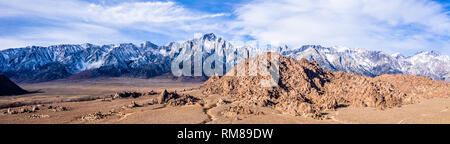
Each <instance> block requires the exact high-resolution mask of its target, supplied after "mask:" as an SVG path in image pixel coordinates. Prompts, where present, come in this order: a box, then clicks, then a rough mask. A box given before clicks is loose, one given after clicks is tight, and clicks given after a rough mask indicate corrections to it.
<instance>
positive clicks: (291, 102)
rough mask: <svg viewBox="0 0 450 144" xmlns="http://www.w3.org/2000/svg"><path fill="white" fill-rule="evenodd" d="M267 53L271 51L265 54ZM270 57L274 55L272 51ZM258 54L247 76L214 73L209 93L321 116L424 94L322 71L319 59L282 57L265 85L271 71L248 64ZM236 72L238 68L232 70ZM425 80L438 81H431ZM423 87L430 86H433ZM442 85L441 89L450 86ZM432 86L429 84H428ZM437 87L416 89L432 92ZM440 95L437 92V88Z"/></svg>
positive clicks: (207, 85)
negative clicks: (275, 74) (275, 80)
mask: <svg viewBox="0 0 450 144" xmlns="http://www.w3.org/2000/svg"><path fill="white" fill-rule="evenodd" d="M267 54H269V53H267ZM272 55H275V54H273V53H272ZM259 57H261V55H260V56H258V57H255V58H250V59H247V60H245V61H244V62H243V63H242V64H243V65H245V66H246V69H245V72H246V74H247V75H246V76H230V75H233V74H227V75H226V76H223V77H218V76H213V77H211V78H210V79H209V80H208V81H206V82H205V83H204V84H202V86H201V87H202V91H203V93H204V94H205V95H211V94H221V95H227V96H231V97H232V98H233V100H232V101H240V102H245V103H247V104H248V105H250V106H261V107H271V108H274V109H278V110H280V111H282V112H285V113H288V114H291V115H302V116H308V117H314V118H321V117H322V115H323V112H324V111H325V110H334V109H337V108H339V107H347V106H362V107H374V108H377V109H385V108H392V107H399V106H401V105H403V104H411V103H416V102H418V98H419V97H420V95H421V94H419V93H417V92H414V93H415V94H413V92H409V91H407V90H406V89H403V88H399V87H398V86H399V85H401V84H393V83H390V82H389V81H388V80H382V79H383V77H379V78H373V77H368V76H360V75H354V74H349V73H345V72H333V71H328V70H323V69H322V68H321V67H320V66H319V65H318V64H317V63H316V62H315V61H308V60H306V59H300V60H295V59H293V58H289V57H283V56H280V55H279V62H280V63H279V80H278V83H277V86H275V87H262V86H261V85H260V82H261V80H267V79H271V78H273V77H272V76H271V75H269V76H262V75H260V74H258V75H256V76H248V72H249V71H248V70H249V69H248V66H249V64H250V63H252V62H256V63H258V61H259V60H260V59H259ZM236 71H238V69H237V68H235V69H233V70H232V71H230V72H229V73H233V72H236ZM425 83H433V84H435V83H437V82H435V81H427V82H425ZM425 83H424V84H423V85H429V84H425ZM436 85H440V87H441V88H442V89H443V91H445V90H447V94H446V93H443V95H447V96H448V88H449V86H448V84H445V82H444V83H443V84H436ZM430 88H431V87H430ZM433 90H434V89H418V91H433ZM436 93H439V92H436Z"/></svg>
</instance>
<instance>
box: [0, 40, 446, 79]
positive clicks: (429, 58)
mask: <svg viewBox="0 0 450 144" xmlns="http://www.w3.org/2000/svg"><path fill="white" fill-rule="evenodd" d="M264 51H275V52H279V53H280V54H282V55H284V56H290V57H293V58H295V59H300V58H307V59H309V60H315V61H316V62H317V63H319V65H320V66H321V67H322V68H324V69H327V70H334V71H345V72H349V73H353V74H359V75H367V76H377V75H382V74H396V73H404V74H410V75H421V76H427V77H430V78H432V79H434V80H445V81H447V82H449V81H450V57H449V56H447V55H441V54H439V53H437V52H434V51H430V52H420V53H417V54H416V55H413V56H410V57H405V56H403V55H400V54H394V55H388V54H385V53H383V52H381V51H368V50H364V49H351V48H345V47H322V46H320V45H305V46H301V47H297V48H289V47H287V46H283V47H274V48H269V49H264V50H261V49H257V48H253V47H250V46H245V47H238V46H233V45H232V44H231V43H230V42H228V41H226V40H224V39H223V38H222V37H219V36H216V35H214V34H205V35H203V36H202V37H199V38H195V39H192V40H188V41H185V42H172V43H169V44H167V45H165V46H157V45H155V44H153V43H151V42H144V43H142V44H139V45H136V44H131V43H125V44H113V45H102V46H98V45H93V44H75V45H69V44H65V45H55V46H48V47H40V46H29V47H25V48H12V49H7V50H2V51H0V74H4V75H6V76H8V77H10V78H12V79H14V80H16V81H19V82H42V81H49V80H55V79H62V78H90V77H98V76H131V77H144V78H148V77H153V76H157V75H161V74H164V73H169V72H171V63H172V61H174V60H180V59H193V57H194V55H201V58H202V60H205V59H206V58H207V57H209V56H211V55H212V54H213V53H217V54H218V55H219V56H221V57H223V60H224V64H225V65H227V66H234V65H236V64H237V63H238V62H240V60H242V59H238V58H237V57H232V56H228V54H230V53H237V54H246V55H247V56H250V57H252V56H255V55H257V54H259V53H261V52H264ZM227 56H228V57H227ZM225 71H226V70H225Z"/></svg>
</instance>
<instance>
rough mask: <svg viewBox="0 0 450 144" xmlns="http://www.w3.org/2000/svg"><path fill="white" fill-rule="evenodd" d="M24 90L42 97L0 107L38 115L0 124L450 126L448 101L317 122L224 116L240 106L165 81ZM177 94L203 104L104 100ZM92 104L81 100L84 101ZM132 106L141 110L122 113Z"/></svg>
mask: <svg viewBox="0 0 450 144" xmlns="http://www.w3.org/2000/svg"><path fill="white" fill-rule="evenodd" d="M19 85H20V86H22V87H23V88H24V89H27V90H40V91H41V93H34V94H27V95H21V96H5V97H0V104H1V105H8V104H10V103H14V102H22V103H27V104H29V105H27V106H22V107H16V108H14V109H20V108H29V107H32V106H36V104H33V103H43V104H42V105H40V106H39V110H37V111H35V112H29V113H19V114H6V113H4V112H6V111H7V108H2V109H0V112H1V113H0V123H1V124H12V123H119V124H123V123H133V124H134V123H139V124H141V123H149V124H167V123H168V124H178V123H183V124H205V123H206V124H215V123H220V124H222V123H224V124H241V123H245V124H254V123H263V124H266V123H267V124H284V123H288V124H327V123H344V124H355V123H370V124H372V123H374V124H376V123H389V124H409V123H446V124H450V110H449V107H450V98H436V99H421V100H420V101H421V102H420V103H418V104H411V105H404V106H402V107H398V108H392V109H386V110H376V109H373V108H361V107H346V108H340V109H338V110H336V111H327V113H328V114H327V115H326V119H324V120H317V119H312V118H306V117H301V116H291V115H287V114H283V112H280V111H277V110H273V109H270V108H259V109H258V111H261V112H263V114H258V115H252V114H250V115H228V114H226V113H224V110H225V109H226V108H228V107H230V106H232V105H235V104H236V103H238V102H234V103H219V100H220V99H227V98H226V97H220V96H218V95H209V96H205V95H203V94H202V93H200V91H199V90H198V87H199V85H200V83H199V82H191V83H189V82H179V81H173V80H169V79H131V78H105V79H95V80H83V81H56V82H47V83H39V84H19ZM164 89H168V90H169V91H175V90H176V91H177V92H178V93H181V94H190V95H192V96H196V97H199V98H201V99H202V100H203V101H204V103H202V104H198V103H197V104H195V105H185V106H169V105H163V104H154V105H147V103H149V100H150V99H152V98H155V97H157V95H148V96H142V97H139V98H121V99H115V100H110V99H104V97H107V96H109V95H111V94H114V93H115V92H119V91H125V90H129V91H142V92H145V91H151V90H154V91H158V92H160V91H163V90H164ZM87 97H88V98H89V97H90V98H96V100H89V99H88V100H86V101H82V100H85V98H87ZM132 101H135V102H136V103H137V104H138V105H140V106H139V107H132V108H129V107H126V106H127V105H129V104H131V103H132ZM49 106H52V107H55V106H60V107H66V108H67V110H65V111H53V110H52V109H48V107H49ZM98 112H100V115H101V117H98V118H97V119H88V118H86V117H88V116H89V115H92V114H96V113H98Z"/></svg>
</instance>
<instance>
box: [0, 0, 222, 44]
mask: <svg viewBox="0 0 450 144" xmlns="http://www.w3.org/2000/svg"><path fill="white" fill-rule="evenodd" d="M2 11H7V13H1V14H0V18H6V17H14V18H17V17H21V18H25V19H26V18H32V19H36V20H42V21H46V23H48V24H49V25H45V26H35V27H30V28H21V32H19V33H17V34H9V35H8V36H7V37H5V36H3V37H1V38H2V39H8V40H11V41H16V42H19V41H28V43H26V44H30V43H32V44H42V43H45V44H47V43H53V44H58V43H82V42H100V43H101V42H116V43H117V42H126V40H128V42H131V41H133V40H132V38H130V37H133V35H126V34H124V33H121V32H123V31H128V30H130V31H134V30H139V31H146V32H151V33H157V34H161V35H165V36H167V37H171V38H175V39H177V38H187V37H192V34H193V33H195V32H197V33H198V32H200V33H206V32H210V31H211V30H213V29H214V30H215V29H216V28H218V27H219V26H218V25H219V24H217V23H221V22H219V21H220V20H218V19H220V17H223V16H226V15H227V14H224V13H212V14H210V13H204V12H200V11H196V10H191V9H187V8H184V7H183V6H182V5H180V4H178V3H175V2H171V1H168V2H122V3H117V4H114V5H102V4H94V3H89V2H86V1H80V0H64V1H59V0H58V1H56V0H14V1H0V12H2ZM212 20H214V21H212ZM7 46H8V45H0V48H8V47H7Z"/></svg>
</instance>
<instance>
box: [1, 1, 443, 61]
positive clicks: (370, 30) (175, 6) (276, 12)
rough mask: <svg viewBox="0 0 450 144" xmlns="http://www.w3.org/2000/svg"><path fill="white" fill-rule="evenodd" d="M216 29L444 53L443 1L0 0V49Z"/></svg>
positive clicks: (293, 40) (159, 40)
mask: <svg viewBox="0 0 450 144" xmlns="http://www.w3.org/2000/svg"><path fill="white" fill-rule="evenodd" d="M211 32H212V33H216V34H218V35H221V36H223V37H224V38H225V39H227V40H230V41H233V42H236V43H239V42H246V41H248V40H258V41H259V42H260V43H270V44H272V45H284V44H287V45H288V46H290V47H298V46H301V45H306V44H319V45H323V46H345V47H350V48H365V49H368V50H382V51H384V52H386V53H396V52H400V53H402V54H404V55H411V54H414V53H416V52H418V51H429V50H436V51H439V52H441V53H443V54H447V55H449V54H450V1H449V0H433V1H432V0H390V1H380V0H367V1H361V0H227V1H222V0H220V1H219V0H217V1H213V0H174V1H172V0H170V1H168V0H162V1H158V0H64V1H62V0H58V1H56V0H13V1H11V0H0V49H6V48H15V47H24V46H28V45H42V46H48V45H54V44H64V43H75V44H77V43H94V44H111V43H128V42H132V43H140V42H143V41H152V42H154V43H156V44H158V45H164V44H166V43H168V42H172V41H183V40H187V39H191V38H193V37H195V36H196V35H200V34H204V33H211Z"/></svg>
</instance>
